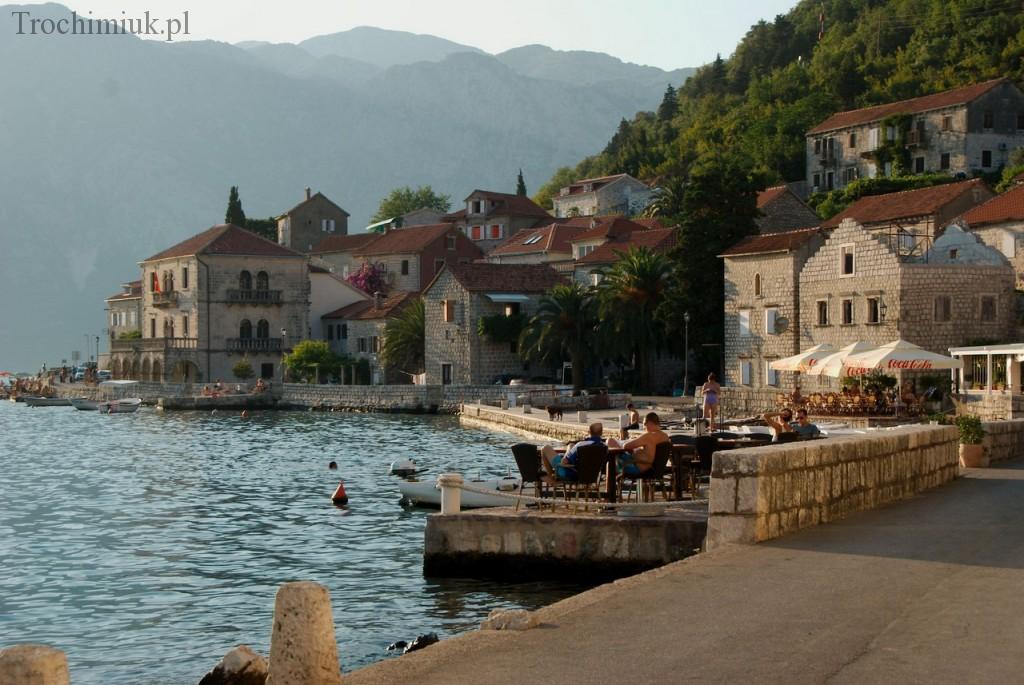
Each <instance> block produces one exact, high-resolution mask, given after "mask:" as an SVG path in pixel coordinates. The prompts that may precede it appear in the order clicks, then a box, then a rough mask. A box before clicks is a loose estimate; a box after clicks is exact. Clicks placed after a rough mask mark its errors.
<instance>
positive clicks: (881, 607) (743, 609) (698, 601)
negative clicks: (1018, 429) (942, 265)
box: [342, 460, 1024, 685]
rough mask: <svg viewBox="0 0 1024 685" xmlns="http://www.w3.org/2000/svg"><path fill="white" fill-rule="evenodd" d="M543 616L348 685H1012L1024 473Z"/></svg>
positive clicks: (1020, 647)
mask: <svg viewBox="0 0 1024 685" xmlns="http://www.w3.org/2000/svg"><path fill="white" fill-rule="evenodd" d="M538 614H539V616H540V618H541V620H542V622H543V625H542V626H541V627H539V628H537V629H534V630H529V631H525V632H522V633H506V632H502V633H494V632H487V633H485V632H473V633H469V634H467V635H464V636H460V637H458V638H455V639H452V640H446V641H444V642H442V643H441V644H440V645H436V646H433V647H430V648H428V649H426V650H424V651H422V652H417V653H414V654H410V655H408V656H405V657H401V658H400V659H395V660H392V661H388V662H384V663H381V664H377V665H375V666H371V667H369V668H366V669H363V670H361V671H359V672H357V673H355V674H351V675H347V676H346V677H345V683H346V685H368V684H378V683H416V685H433V684H435V683H436V684H438V685H440V684H441V683H444V684H445V685H451V684H466V685H468V684H470V683H488V684H494V685H500V684H503V683H508V684H513V683H514V684H515V685H522V684H523V683H560V684H569V683H581V684H582V683H587V684H588V685H589V684H596V683H682V682H694V683H779V684H783V683H785V684H787V685H789V684H800V683H841V684H846V683H849V684H853V683H857V684H873V683H878V684H881V683H901V684H902V683H929V684H938V683H958V684H959V683H1010V682H1021V681H1022V679H1024V462H1022V461H1019V460H1018V462H1016V463H1012V464H1010V465H1004V466H1002V467H1001V468H992V469H985V470H974V471H972V472H971V473H970V474H969V475H968V476H967V477H966V478H962V479H959V480H957V481H955V482H953V483H950V484H948V485H945V486H943V487H941V488H938V489H936V490H933V491H931V492H929V493H927V494H924V495H922V496H919V497H917V498H915V499H913V500H909V501H906V502H902V503H899V504H895V505H892V506H889V507H885V508H883V509H879V510H876V511H872V512H866V513H861V514H858V515H855V516H853V517H851V518H849V519H846V520H844V521H841V522H838V523H834V524H830V525H827V526H821V527H818V528H812V529H808V530H805V531H802V532H800V533H797V534H795V535H792V536H788V537H785V538H781V539H778V540H775V541H772V542H770V543H765V544H761V545H757V546H754V547H733V548H728V549H723V550H719V551H716V552H713V553H709V554H703V555H699V556H697V557H694V558H692V559H689V560H686V561H682V562H678V563H676V564H673V565H671V566H667V567H665V568H662V569H658V570H656V571H652V572H650V573H648V574H644V575H642V576H636V577H634V578H629V579H625V580H623V581H619V582H617V583H613V584H610V585H605V586H602V587H600V588H597V589H595V590H593V591H591V592H588V593H584V594H582V595H579V596H577V597H574V598H571V599H569V600H566V601H564V602H560V603H559V604H556V605H553V606H551V607H548V608H546V609H544V610H541V611H540V612H538ZM342 660H344V645H342Z"/></svg>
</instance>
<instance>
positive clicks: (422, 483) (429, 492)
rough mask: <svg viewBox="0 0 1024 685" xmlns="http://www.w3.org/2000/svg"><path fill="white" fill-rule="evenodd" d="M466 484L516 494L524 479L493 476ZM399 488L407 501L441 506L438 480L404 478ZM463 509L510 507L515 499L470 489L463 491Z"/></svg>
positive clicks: (417, 504) (425, 505)
mask: <svg viewBox="0 0 1024 685" xmlns="http://www.w3.org/2000/svg"><path fill="white" fill-rule="evenodd" d="M466 485H470V486H472V487H474V488H479V489H481V490H493V491H495V493H498V492H502V493H506V494H516V493H518V492H519V487H520V486H521V485H522V481H521V480H520V479H519V478H513V477H511V476H506V477H504V478H491V479H487V480H470V481H466ZM398 489H399V490H401V492H402V499H403V500H405V501H406V502H408V503H410V504H413V505H415V506H420V507H440V506H441V491H440V490H439V489H438V487H437V481H436V480H433V479H432V480H403V481H401V482H399V483H398ZM461 499H462V508H463V509H480V508H483V507H508V506H511V505H513V504H514V503H515V500H514V499H510V498H508V497H500V496H498V495H497V494H494V495H486V494H483V493H479V492H471V491H469V490H463V491H462V498H461Z"/></svg>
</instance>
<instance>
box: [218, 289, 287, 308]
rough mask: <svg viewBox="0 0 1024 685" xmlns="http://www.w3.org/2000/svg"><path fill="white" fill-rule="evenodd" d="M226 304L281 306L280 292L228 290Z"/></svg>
mask: <svg viewBox="0 0 1024 685" xmlns="http://www.w3.org/2000/svg"><path fill="white" fill-rule="evenodd" d="M228 302H229V303H232V304H235V303H237V304H281V291H280V290H251V289H250V290H238V289H232V290H228Z"/></svg>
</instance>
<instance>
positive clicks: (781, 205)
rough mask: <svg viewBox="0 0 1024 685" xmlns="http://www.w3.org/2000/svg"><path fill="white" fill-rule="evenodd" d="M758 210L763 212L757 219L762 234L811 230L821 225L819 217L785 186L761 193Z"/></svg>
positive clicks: (758, 198) (758, 228) (767, 189)
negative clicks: (801, 229) (803, 229)
mask: <svg viewBox="0 0 1024 685" xmlns="http://www.w3.org/2000/svg"><path fill="white" fill-rule="evenodd" d="M757 208H758V209H759V210H760V211H761V216H760V217H759V218H758V219H757V230H758V232H760V233H781V232H782V231H793V230H796V229H799V228H811V227H813V226H817V225H818V224H820V223H821V219H820V218H819V217H818V215H817V214H815V213H814V212H813V211H812V210H811V208H810V207H808V206H807V205H806V204H804V201H803V200H801V199H800V198H799V197H797V195H796V193H794V192H793V191H792V190H791V189H790V187H789V186H785V185H783V186H773V187H771V188H766V189H764V190H762V191H761V192H759V193H758V194H757Z"/></svg>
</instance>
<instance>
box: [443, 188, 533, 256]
mask: <svg viewBox="0 0 1024 685" xmlns="http://www.w3.org/2000/svg"><path fill="white" fill-rule="evenodd" d="M551 219H552V217H551V215H550V214H548V213H547V211H545V210H544V208H543V207H541V206H540V205H538V204H537V203H536V202H534V201H533V200H531V199H530V198H528V197H525V196H523V195H515V194H512V193H496V192H493V191H489V190H474V191H473V192H472V193H470V194H469V196H468V197H467V198H466V200H465V207H463V208H462V209H460V210H458V211H456V212H452V213H450V214H446V215H445V216H444V218H443V220H444V221H450V222H452V223H454V224H455V225H456V226H457V227H458V229H459V230H460V231H462V232H463V233H464V234H465V235H466V237H468V238H469V239H470V240H471V241H473V243H474V244H475V245H476V246H477V247H479V248H480V249H481V250H482V251H483V252H484V253H486V252H490V251H491V250H492V249H493V248H494V247H495V246H497V245H498V244H500V243H502V242H503V241H504V240H506V239H507V238H508V237H509V236H511V235H514V234H516V233H518V232H519V231H521V230H522V229H524V228H533V227H534V226H543V225H546V224H548V223H550V222H551Z"/></svg>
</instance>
